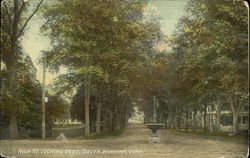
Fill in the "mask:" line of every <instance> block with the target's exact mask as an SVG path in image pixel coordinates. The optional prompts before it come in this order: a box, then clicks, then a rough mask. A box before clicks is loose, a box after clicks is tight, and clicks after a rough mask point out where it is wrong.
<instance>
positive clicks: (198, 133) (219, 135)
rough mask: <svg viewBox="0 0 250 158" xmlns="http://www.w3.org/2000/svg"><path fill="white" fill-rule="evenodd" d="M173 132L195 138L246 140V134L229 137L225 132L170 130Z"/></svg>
mask: <svg viewBox="0 0 250 158" xmlns="http://www.w3.org/2000/svg"><path fill="white" fill-rule="evenodd" d="M170 130H171V131H173V132H176V133H182V134H188V135H196V136H202V137H213V138H223V139H241V140H248V134H247V133H246V134H237V135H232V136H229V133H227V132H204V131H203V130H202V129H198V130H196V131H195V132H194V131H192V130H191V131H190V130H189V131H185V130H184V129H182V130H181V131H180V130H178V129H170Z"/></svg>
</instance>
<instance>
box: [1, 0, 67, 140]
mask: <svg viewBox="0 0 250 158" xmlns="http://www.w3.org/2000/svg"><path fill="white" fill-rule="evenodd" d="M42 2H43V0H41V1H39V2H38V3H35V2H26V1H23V0H21V1H20V0H13V1H8V0H5V1H4V2H2V3H1V17H2V18H1V72H0V77H1V97H0V128H1V130H0V138H18V137H40V136H41V96H42V86H41V84H40V82H39V81H38V80H37V79H36V68H35V67H34V65H33V63H32V60H31V58H30V57H29V56H28V55H27V54H26V53H25V52H24V51H23V49H22V45H21V37H22V36H23V35H24V30H25V29H26V26H27V24H28V22H29V21H30V20H31V18H32V17H33V16H34V14H35V13H37V11H38V9H39V7H40V6H41V4H42ZM30 3H33V5H34V6H35V8H34V10H33V11H31V14H29V13H30V9H28V7H29V5H30ZM3 65H5V67H4V66H3ZM47 96H48V98H49V102H48V103H47V109H46V114H47V117H46V123H47V125H48V127H50V128H51V124H52V120H53V118H55V117H64V113H65V112H66V110H67V108H66V107H68V105H67V103H66V102H65V101H63V100H62V99H61V98H60V97H59V96H56V95H50V94H47ZM59 105H60V106H61V107H58V106H59ZM62 107H63V108H62ZM64 107H65V108H64ZM48 130H49V128H48Z"/></svg>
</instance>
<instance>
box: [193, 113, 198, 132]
mask: <svg viewBox="0 0 250 158" xmlns="http://www.w3.org/2000/svg"><path fill="white" fill-rule="evenodd" d="M196 113H197V109H196V108H194V113H193V131H194V132H195V131H196V126H197V125H196Z"/></svg>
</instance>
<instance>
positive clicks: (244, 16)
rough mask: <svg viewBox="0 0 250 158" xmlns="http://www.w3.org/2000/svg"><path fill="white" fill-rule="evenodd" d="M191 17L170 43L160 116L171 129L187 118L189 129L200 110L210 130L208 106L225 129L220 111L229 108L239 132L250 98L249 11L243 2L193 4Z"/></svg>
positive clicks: (190, 4)
mask: <svg viewBox="0 0 250 158" xmlns="http://www.w3.org/2000/svg"><path fill="white" fill-rule="evenodd" d="M186 13H187V14H186V15H185V16H184V17H182V18H181V19H180V21H179V23H178V28H177V30H176V32H175V33H174V34H173V36H172V37H171V38H170V39H169V42H170V44H171V47H172V53H171V54H169V55H168V56H167V57H166V59H165V63H164V70H163V72H164V73H162V74H165V79H164V80H165V82H166V83H164V85H165V86H162V88H161V89H159V95H158V98H160V104H161V107H160V109H162V110H160V111H162V113H161V115H162V116H164V117H165V119H166V120H168V122H170V125H169V126H171V127H175V126H180V122H182V121H181V120H186V121H185V122H186V128H187V127H188V126H190V123H189V122H188V118H189V117H190V115H191V114H193V115H196V113H197V111H201V112H203V115H204V126H205V127H204V128H205V130H206V129H207V125H206V122H207V121H206V118H207V117H206V112H207V106H208V105H213V106H214V107H215V109H216V123H217V125H216V129H217V130H218V131H220V124H221V121H220V119H221V117H220V112H221V108H222V106H223V105H225V104H227V105H229V106H230V108H231V111H232V114H233V122H232V124H233V131H234V133H238V130H239V125H238V115H239V112H240V111H241V110H242V108H243V107H244V106H247V105H248V103H247V102H248V96H249V94H248V52H247V51H248V11H247V7H246V6H245V4H244V2H233V1H213V0H212V1H205V0H202V1H195V0H191V1H189V2H188V4H187V6H186ZM158 70H159V69H158ZM193 118H195V117H193ZM195 121H197V120H194V122H195Z"/></svg>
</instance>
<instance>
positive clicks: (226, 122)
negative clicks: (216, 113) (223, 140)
mask: <svg viewBox="0 0 250 158" xmlns="http://www.w3.org/2000/svg"><path fill="white" fill-rule="evenodd" d="M221 124H222V125H223V126H230V125H233V116H221Z"/></svg>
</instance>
